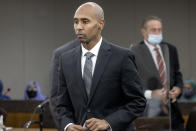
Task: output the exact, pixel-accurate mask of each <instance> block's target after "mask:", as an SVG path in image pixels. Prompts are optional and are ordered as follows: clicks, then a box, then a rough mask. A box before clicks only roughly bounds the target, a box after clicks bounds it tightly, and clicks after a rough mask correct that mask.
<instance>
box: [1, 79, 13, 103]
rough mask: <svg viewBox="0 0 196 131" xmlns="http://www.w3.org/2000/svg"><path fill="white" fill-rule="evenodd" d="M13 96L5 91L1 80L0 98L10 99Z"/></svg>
mask: <svg viewBox="0 0 196 131" xmlns="http://www.w3.org/2000/svg"><path fill="white" fill-rule="evenodd" d="M10 99H11V98H10V97H9V96H7V95H6V94H5V93H4V91H3V82H2V81H1V80H0V100H10Z"/></svg>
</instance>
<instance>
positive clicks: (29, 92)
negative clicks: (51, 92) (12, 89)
mask: <svg viewBox="0 0 196 131" xmlns="http://www.w3.org/2000/svg"><path fill="white" fill-rule="evenodd" d="M24 99H25V100H45V99H46V97H45V96H43V95H42V93H41V89H40V85H39V84H38V83H37V82H35V81H29V82H28V83H27V85H26V88H25V96H24Z"/></svg>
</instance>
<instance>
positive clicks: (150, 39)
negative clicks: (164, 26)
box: [148, 34, 163, 45]
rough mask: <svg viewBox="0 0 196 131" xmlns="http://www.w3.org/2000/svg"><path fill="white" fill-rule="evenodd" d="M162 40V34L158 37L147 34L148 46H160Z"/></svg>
mask: <svg viewBox="0 0 196 131" xmlns="http://www.w3.org/2000/svg"><path fill="white" fill-rule="evenodd" d="M162 39H163V36H162V34H160V35H153V34H149V35H148V42H150V44H153V45H155V44H160V43H161V41H162Z"/></svg>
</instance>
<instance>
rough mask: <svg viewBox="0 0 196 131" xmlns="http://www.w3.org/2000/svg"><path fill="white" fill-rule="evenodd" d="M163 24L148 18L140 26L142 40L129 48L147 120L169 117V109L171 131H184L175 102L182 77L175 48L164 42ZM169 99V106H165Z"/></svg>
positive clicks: (157, 18) (181, 85) (180, 88)
mask: <svg viewBox="0 0 196 131" xmlns="http://www.w3.org/2000/svg"><path fill="white" fill-rule="evenodd" d="M162 33H163V28H162V20H161V18H159V17H156V16H148V17H146V18H145V19H144V20H143V22H142V27H141V34H142V36H143V40H142V41H141V42H140V43H138V44H136V45H134V46H132V47H131V50H132V51H133V53H134V55H135V63H136V65H137V69H138V72H139V74H140V76H141V80H142V86H143V88H144V96H145V97H146V99H147V108H146V115H147V116H148V117H156V116H164V115H169V110H168V108H169V107H170V106H171V125H172V130H173V129H175V130H178V131H184V127H183V119H182V115H181V112H180V109H179V107H178V102H177V99H178V98H179V96H180V95H181V91H182V87H183V79H182V73H181V71H180V64H179V60H178V53H177V49H176V47H175V46H174V45H172V44H169V43H167V42H164V41H163V35H162ZM168 98H169V99H170V100H171V105H168Z"/></svg>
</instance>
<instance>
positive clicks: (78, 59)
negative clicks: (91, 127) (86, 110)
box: [74, 46, 88, 102]
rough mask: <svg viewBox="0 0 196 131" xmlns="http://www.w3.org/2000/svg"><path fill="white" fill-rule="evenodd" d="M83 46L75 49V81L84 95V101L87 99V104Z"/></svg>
mask: <svg viewBox="0 0 196 131" xmlns="http://www.w3.org/2000/svg"><path fill="white" fill-rule="evenodd" d="M81 52H82V51H81V46H77V47H76V48H75V55H74V61H75V65H74V66H76V67H75V70H74V71H75V73H74V74H76V76H75V78H74V79H76V80H77V84H78V87H79V88H78V89H79V90H81V92H82V94H83V95H84V97H83V98H84V99H85V102H87V100H88V96H87V93H86V89H85V86H84V81H83V79H82V71H81Z"/></svg>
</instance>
